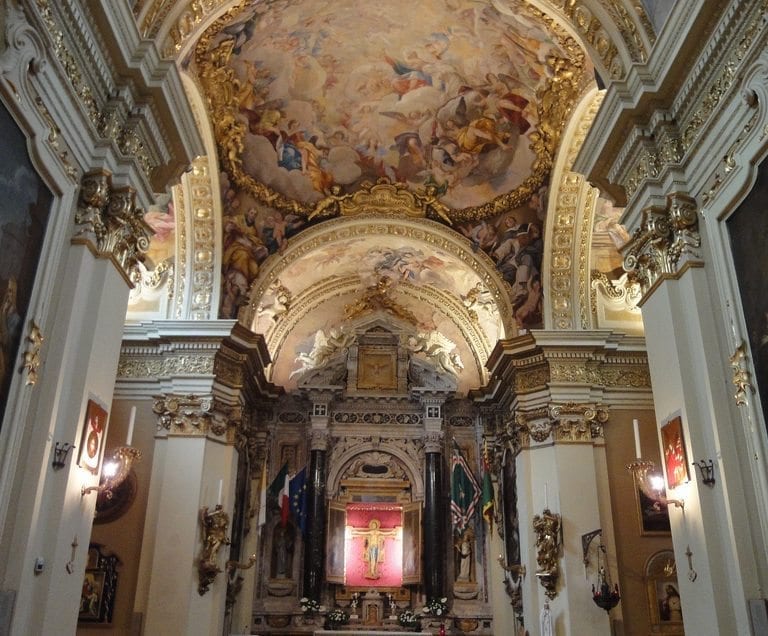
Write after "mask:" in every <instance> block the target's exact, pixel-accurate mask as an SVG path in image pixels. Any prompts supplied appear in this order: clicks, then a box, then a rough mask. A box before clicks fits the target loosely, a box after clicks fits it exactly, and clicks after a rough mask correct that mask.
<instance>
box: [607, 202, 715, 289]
mask: <svg viewBox="0 0 768 636" xmlns="http://www.w3.org/2000/svg"><path fill="white" fill-rule="evenodd" d="M700 245H701V237H700V236H699V220H698V215H697V207H696V201H695V200H694V199H692V198H691V197H689V196H687V195H684V194H680V193H675V194H670V195H669V196H668V197H667V205H666V206H665V207H664V208H661V207H651V208H646V209H645V210H643V217H642V221H641V223H640V226H639V227H638V228H637V229H636V230H635V232H634V234H633V235H632V238H631V240H630V241H629V243H627V245H626V246H625V247H624V249H623V250H622V252H623V254H624V269H626V270H627V271H628V272H630V277H631V278H632V280H635V281H637V282H638V283H639V284H640V287H641V289H642V293H643V297H645V296H646V295H647V293H648V291H649V290H650V289H651V288H652V287H653V286H654V285H655V284H656V282H657V281H659V280H660V279H662V278H664V277H669V276H676V275H677V274H678V272H679V271H680V269H681V268H682V267H683V266H684V265H685V264H688V263H690V264H701V260H700V258H701V256H700V253H699V247H700Z"/></svg>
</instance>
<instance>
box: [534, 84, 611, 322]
mask: <svg viewBox="0 0 768 636" xmlns="http://www.w3.org/2000/svg"><path fill="white" fill-rule="evenodd" d="M603 96H604V93H603V92H599V91H598V92H595V94H594V95H593V97H592V98H591V100H590V102H589V104H588V105H587V107H586V108H585V110H584V112H583V114H582V115H581V117H580V118H579V120H578V122H576V124H575V127H574V130H573V132H572V133H570V134H568V135H567V136H566V138H565V139H564V142H565V143H567V144H568V146H567V150H566V155H565V159H564V162H563V167H562V176H561V177H560V182H559V185H558V188H557V190H556V192H557V196H556V199H555V205H554V217H553V218H552V219H551V226H550V228H549V236H550V237H551V238H550V241H549V243H548V249H549V253H548V254H547V255H546V258H547V260H548V262H549V265H550V267H549V272H550V280H549V284H548V285H547V289H548V290H549V301H548V304H549V310H550V312H551V316H552V319H551V322H552V324H551V327H552V328H554V329H560V330H563V329H573V328H574V325H575V323H576V320H575V319H576V312H577V311H578V315H579V316H581V319H580V320H579V322H578V324H580V325H581V327H582V328H585V327H586V326H587V325H586V323H587V322H588V321H587V319H586V318H585V315H586V313H587V311H588V308H589V301H588V285H589V280H588V278H589V275H588V269H589V264H588V263H587V257H588V254H589V244H588V241H589V236H590V234H589V232H590V230H591V227H592V217H593V215H594V211H595V202H596V197H595V189H594V188H592V187H590V186H589V185H588V184H587V183H586V181H585V179H584V177H583V176H582V175H580V174H578V173H575V172H572V171H571V170H570V168H571V166H572V165H573V161H574V160H575V158H576V154H577V153H578V151H579V149H580V148H581V146H582V145H583V144H584V139H585V138H586V135H587V132H588V131H589V129H590V127H591V125H592V122H593V121H594V119H595V116H596V115H597V111H598V109H599V108H600V104H602V101H603ZM555 178H557V175H555ZM585 233H586V234H585ZM574 287H576V289H577V293H578V295H577V297H576V298H574Z"/></svg>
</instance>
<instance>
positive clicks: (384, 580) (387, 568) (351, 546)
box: [345, 504, 403, 587]
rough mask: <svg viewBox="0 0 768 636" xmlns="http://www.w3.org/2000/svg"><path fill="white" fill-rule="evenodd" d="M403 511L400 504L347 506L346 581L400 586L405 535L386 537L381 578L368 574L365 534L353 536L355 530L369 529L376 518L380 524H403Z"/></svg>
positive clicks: (366, 584) (349, 582)
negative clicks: (368, 575) (372, 577)
mask: <svg viewBox="0 0 768 636" xmlns="http://www.w3.org/2000/svg"><path fill="white" fill-rule="evenodd" d="M402 518H403V512H402V509H401V508H400V507H399V506H392V505H381V504H352V505H350V506H348V507H347V533H346V543H345V549H346V584H347V585H350V586H362V587H399V586H400V585H402V582H403V535H402V532H400V533H398V535H397V536H396V537H386V538H385V539H384V559H383V561H382V562H381V563H380V564H379V567H378V571H379V578H377V579H371V578H367V577H366V574H367V572H368V563H366V561H365V559H364V554H365V537H364V536H352V533H351V530H352V529H355V530H367V529H368V528H369V526H368V524H369V523H370V521H371V520H372V519H378V520H379V522H380V524H381V525H380V528H381V529H382V530H388V529H392V528H401V529H402V525H403V520H402Z"/></svg>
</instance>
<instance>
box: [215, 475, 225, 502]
mask: <svg viewBox="0 0 768 636" xmlns="http://www.w3.org/2000/svg"><path fill="white" fill-rule="evenodd" d="M223 486H224V480H223V479H219V496H218V498H217V499H216V505H217V506H220V505H221V489H222V487H223Z"/></svg>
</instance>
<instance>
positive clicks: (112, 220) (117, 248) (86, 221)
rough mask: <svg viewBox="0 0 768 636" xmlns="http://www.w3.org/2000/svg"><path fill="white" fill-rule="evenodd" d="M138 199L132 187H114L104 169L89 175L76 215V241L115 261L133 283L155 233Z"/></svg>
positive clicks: (81, 187) (74, 238)
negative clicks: (150, 239)
mask: <svg viewBox="0 0 768 636" xmlns="http://www.w3.org/2000/svg"><path fill="white" fill-rule="evenodd" d="M135 196H136V195H135V192H134V190H133V189H132V188H130V187H128V186H124V187H118V188H115V187H113V185H112V176H111V174H109V173H108V172H106V171H104V170H95V171H92V172H89V173H87V174H85V175H84V176H83V178H82V180H81V184H80V196H79V198H78V204H77V210H76V212H75V224H76V225H77V226H79V229H78V230H76V232H75V236H74V237H73V239H72V242H73V243H85V244H87V245H88V246H89V247H90V248H91V249H92V250H93V251H94V253H95V254H96V255H97V256H98V257H101V258H109V259H111V260H112V261H113V262H114V263H115V265H116V266H117V268H118V271H120V272H121V273H122V274H123V275H124V276H125V278H126V280H127V281H129V282H131V284H132V279H133V277H134V276H136V275H137V269H138V264H139V262H140V261H141V260H143V258H144V254H145V252H146V251H147V249H148V248H149V237H150V235H151V233H152V230H151V228H150V227H149V225H148V224H147V223H146V221H145V220H144V213H143V211H142V210H140V209H139V208H137V207H136V205H135Z"/></svg>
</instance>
